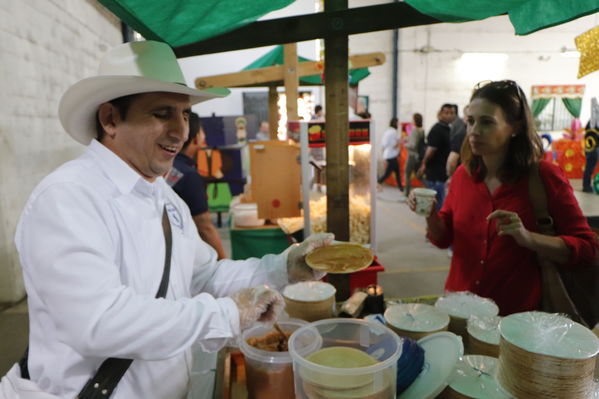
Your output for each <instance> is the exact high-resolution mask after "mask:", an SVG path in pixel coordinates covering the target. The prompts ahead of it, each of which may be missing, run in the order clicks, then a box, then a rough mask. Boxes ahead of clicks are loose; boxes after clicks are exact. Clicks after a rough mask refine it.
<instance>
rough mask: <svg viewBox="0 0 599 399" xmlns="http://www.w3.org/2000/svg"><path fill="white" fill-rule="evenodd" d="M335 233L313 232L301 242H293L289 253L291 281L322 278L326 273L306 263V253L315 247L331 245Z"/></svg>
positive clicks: (288, 271)
mask: <svg viewBox="0 0 599 399" xmlns="http://www.w3.org/2000/svg"><path fill="white" fill-rule="evenodd" d="M334 238H335V235H334V234H333V233H318V234H311V235H309V236H308V238H306V239H305V240H304V241H303V242H302V243H301V244H293V246H292V247H291V248H290V250H289V254H288V255H287V278H288V279H289V282H290V283H297V282H298V281H309V280H320V279H321V278H323V277H324V276H325V275H326V273H325V272H323V271H320V270H314V269H312V268H311V267H310V266H308V265H307V264H306V254H308V253H310V252H312V251H313V250H314V249H315V248H318V247H324V246H325V245H331V243H332V242H333V239H334Z"/></svg>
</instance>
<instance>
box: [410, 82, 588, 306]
mask: <svg viewBox="0 0 599 399" xmlns="http://www.w3.org/2000/svg"><path fill="white" fill-rule="evenodd" d="M542 155H543V146H542V143H541V139H540V138H539V135H538V134H537V132H536V130H535V127H534V123H533V119H532V115H531V112H530V109H529V107H528V103H527V101H526V96H525V95H524V92H523V91H522V89H521V88H520V87H519V86H518V85H517V84H516V82H514V81H511V80H503V81H496V82H491V83H488V84H486V85H482V86H480V85H478V86H477V87H476V88H475V90H474V92H473V94H472V97H471V99H470V104H469V106H468V118H467V136H466V143H465V144H464V145H463V146H462V152H461V158H462V164H461V165H460V166H459V167H458V168H457V170H456V172H455V173H454V175H453V177H452V179H451V182H450V185H449V193H448V195H447V199H446V200H445V203H444V204H443V208H442V209H441V210H440V211H437V210H436V209H433V211H432V213H431V214H430V215H429V216H428V217H427V218H426V226H427V237H428V238H429V240H430V241H431V242H432V243H433V244H434V245H436V246H438V247H440V248H447V247H448V246H449V245H453V257H452V259H451V267H450V270H449V276H448V277H447V281H446V283H445V289H446V290H447V291H470V292H473V293H475V294H477V295H480V296H482V297H487V298H491V299H492V300H494V301H495V303H497V305H498V306H499V310H500V315H508V314H511V313H516V312H523V311H529V310H534V309H538V307H539V305H540V300H541V275H540V265H539V261H538V259H537V257H542V258H546V259H548V260H551V261H554V262H557V263H558V264H560V265H561V266H562V267H565V268H569V267H575V266H577V265H580V264H584V263H587V264H589V263H590V262H591V261H592V260H593V259H594V256H595V252H596V251H597V244H596V241H595V240H596V239H595V235H594V233H593V232H592V231H591V229H590V227H589V225H588V223H587V221H586V218H585V217H584V216H583V214H582V212H581V210H580V208H579V207H578V202H577V200H576V198H575V197H574V194H573V191H572V187H571V186H570V183H569V182H568V180H567V178H566V177H565V175H564V173H563V172H562V171H561V170H560V169H559V167H558V166H556V165H553V164H551V163H550V162H546V161H543V160H542ZM533 167H538V172H539V174H540V177H541V180H542V181H543V184H544V186H545V189H546V191H547V205H548V210H549V213H550V215H551V217H552V218H553V224H554V227H555V229H556V231H557V235H556V236H548V235H543V234H541V233H539V232H538V227H537V223H536V217H535V213H534V210H533V207H532V203H531V199H530V191H529V186H528V179H529V176H530V173H531V169H532V168H533ZM533 173H534V172H533ZM408 205H409V206H410V208H411V209H412V210H414V209H415V201H414V196H413V195H411V196H410V197H409V198H408Z"/></svg>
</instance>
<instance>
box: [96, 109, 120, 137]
mask: <svg viewBox="0 0 599 399" xmlns="http://www.w3.org/2000/svg"><path fill="white" fill-rule="evenodd" d="M98 120H99V121H100V125H101V126H102V128H103V129H104V131H105V132H106V135H107V136H110V137H112V138H114V136H115V135H116V125H117V121H118V120H120V115H118V110H117V109H116V107H115V106H114V105H112V104H110V103H102V104H100V108H98Z"/></svg>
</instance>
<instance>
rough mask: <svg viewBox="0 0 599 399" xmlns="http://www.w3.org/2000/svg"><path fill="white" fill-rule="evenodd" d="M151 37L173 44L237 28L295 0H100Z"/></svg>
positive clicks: (189, 41)
mask: <svg viewBox="0 0 599 399" xmlns="http://www.w3.org/2000/svg"><path fill="white" fill-rule="evenodd" d="M98 1H99V2H100V3H101V4H102V5H103V6H104V7H106V8H108V9H109V10H110V11H112V12H113V13H114V14H115V15H116V16H117V17H119V18H120V19H121V20H122V21H123V22H125V23H126V24H127V25H129V26H130V27H132V28H133V29H134V30H136V31H137V32H139V33H140V34H141V35H142V36H143V37H145V38H146V39H149V40H159V41H163V42H166V43H168V44H170V45H171V46H172V47H178V46H184V45H186V44H190V43H194V42H197V41H199V40H204V39H207V38H210V37H213V36H217V35H220V34H223V33H226V32H228V31H231V30H235V29H237V28H240V27H242V26H244V25H247V24H249V23H252V22H254V21H256V20H257V19H258V18H260V17H261V16H263V15H265V14H267V13H269V12H271V11H274V10H278V9H280V8H283V7H285V6H287V5H289V4H291V3H293V1H294V0H249V1H242V0H168V1H164V0H98Z"/></svg>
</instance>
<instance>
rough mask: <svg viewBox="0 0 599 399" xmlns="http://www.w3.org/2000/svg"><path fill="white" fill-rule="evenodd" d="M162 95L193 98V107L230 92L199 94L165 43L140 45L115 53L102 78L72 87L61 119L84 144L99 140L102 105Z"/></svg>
mask: <svg viewBox="0 0 599 399" xmlns="http://www.w3.org/2000/svg"><path fill="white" fill-rule="evenodd" d="M156 91H162V92H167V93H178V94H187V95H189V100H190V102H191V104H197V103H199V102H201V101H206V100H210V99H212V98H218V97H224V96H226V95H228V94H229V93H230V91H229V90H228V89H224V88H220V87H214V88H209V89H205V90H196V89H192V88H190V87H188V86H187V85H186V84H185V79H184V78H183V73H182V72H181V69H180V68H179V64H178V63H177V58H176V57H175V54H174V53H173V50H172V49H171V48H170V47H169V46H168V45H167V44H165V43H161V42H155V41H150V40H148V41H140V42H131V43H125V44H122V45H120V46H117V47H115V48H113V49H111V50H110V51H109V52H108V53H107V54H106V55H105V56H104V58H103V59H102V62H101V63H100V69H99V71H98V76H94V77H91V78H86V79H83V80H80V81H79V82H77V83H75V84H74V85H72V86H71V87H70V88H69V89H68V90H67V91H66V92H65V93H64V94H63V96H62V98H61V99H60V104H59V105H58V117H59V118H60V123H62V126H63V127H64V129H65V130H66V131H67V133H69V135H71V137H73V138H74V139H75V140H77V141H78V142H80V143H81V144H85V145H87V144H89V143H90V142H91V140H92V139H93V138H94V137H96V112H97V111H98V107H99V106H100V104H102V103H105V102H107V101H110V100H114V99H115V98H118V97H122V96H127V95H130V94H137V93H149V92H156Z"/></svg>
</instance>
